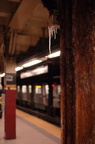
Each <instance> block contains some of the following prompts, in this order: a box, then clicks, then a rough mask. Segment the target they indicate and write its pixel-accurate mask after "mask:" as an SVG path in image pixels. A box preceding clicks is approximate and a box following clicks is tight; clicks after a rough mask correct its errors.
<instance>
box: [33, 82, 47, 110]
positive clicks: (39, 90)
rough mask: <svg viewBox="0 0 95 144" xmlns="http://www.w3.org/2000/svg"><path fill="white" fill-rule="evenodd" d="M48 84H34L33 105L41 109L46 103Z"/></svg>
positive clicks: (44, 107)
mask: <svg viewBox="0 0 95 144" xmlns="http://www.w3.org/2000/svg"><path fill="white" fill-rule="evenodd" d="M48 93H49V90H48V85H36V86H35V92H34V103H35V104H34V106H35V108H39V109H42V110H45V109H46V106H47V105H48Z"/></svg>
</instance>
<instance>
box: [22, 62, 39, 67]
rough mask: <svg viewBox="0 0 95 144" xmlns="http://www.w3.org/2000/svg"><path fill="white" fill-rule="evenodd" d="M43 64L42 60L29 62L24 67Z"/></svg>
mask: <svg viewBox="0 0 95 144" xmlns="http://www.w3.org/2000/svg"><path fill="white" fill-rule="evenodd" d="M41 62H42V60H33V61H31V62H28V63H26V64H24V65H23V67H30V66H32V65H35V64H38V63H41Z"/></svg>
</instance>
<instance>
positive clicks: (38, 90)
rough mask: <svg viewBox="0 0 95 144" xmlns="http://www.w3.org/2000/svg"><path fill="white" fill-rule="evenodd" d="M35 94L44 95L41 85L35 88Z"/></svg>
mask: <svg viewBox="0 0 95 144" xmlns="http://www.w3.org/2000/svg"><path fill="white" fill-rule="evenodd" d="M35 94H42V86H41V85H36V86H35Z"/></svg>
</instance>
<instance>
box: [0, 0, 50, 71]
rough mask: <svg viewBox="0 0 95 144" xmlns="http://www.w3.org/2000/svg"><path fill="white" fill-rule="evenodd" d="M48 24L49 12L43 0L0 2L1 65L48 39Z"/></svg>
mask: <svg viewBox="0 0 95 144" xmlns="http://www.w3.org/2000/svg"><path fill="white" fill-rule="evenodd" d="M48 22H49V11H48V9H47V8H46V7H45V6H44V5H43V3H42V1H41V0H0V64H1V65H2V61H3V59H4V57H7V58H13V57H17V56H19V54H20V53H25V52H27V50H28V48H29V47H31V48H32V47H34V46H36V45H37V43H38V41H39V39H40V38H41V37H43V36H44V37H45V38H48ZM1 69H2V68H0V70H1Z"/></svg>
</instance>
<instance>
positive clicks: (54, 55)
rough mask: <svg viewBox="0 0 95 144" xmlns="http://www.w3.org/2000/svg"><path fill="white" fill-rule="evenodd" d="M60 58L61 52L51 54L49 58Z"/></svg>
mask: <svg viewBox="0 0 95 144" xmlns="http://www.w3.org/2000/svg"><path fill="white" fill-rule="evenodd" d="M58 56H60V51H57V52H54V53H52V54H49V55H48V56H47V57H48V58H54V57H58Z"/></svg>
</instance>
